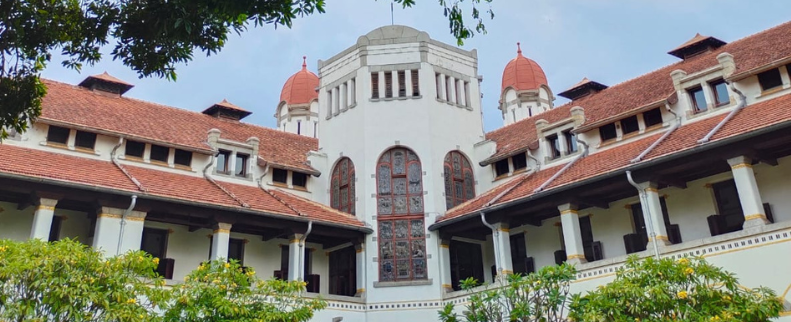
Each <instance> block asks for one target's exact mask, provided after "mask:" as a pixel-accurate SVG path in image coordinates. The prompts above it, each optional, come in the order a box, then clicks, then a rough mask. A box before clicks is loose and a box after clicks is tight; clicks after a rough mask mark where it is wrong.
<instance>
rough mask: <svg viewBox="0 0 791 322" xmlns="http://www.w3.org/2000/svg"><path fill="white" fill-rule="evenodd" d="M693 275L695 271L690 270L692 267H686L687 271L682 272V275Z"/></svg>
mask: <svg viewBox="0 0 791 322" xmlns="http://www.w3.org/2000/svg"><path fill="white" fill-rule="evenodd" d="M693 273H695V270H694V269H692V267H687V269H685V270H684V274H687V275H692V274H693Z"/></svg>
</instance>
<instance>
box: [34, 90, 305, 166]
mask: <svg viewBox="0 0 791 322" xmlns="http://www.w3.org/2000/svg"><path fill="white" fill-rule="evenodd" d="M44 83H45V84H46V85H47V95H46V96H45V97H44V100H43V102H42V113H41V117H40V119H41V120H43V121H45V122H46V121H54V122H60V123H66V124H71V125H77V126H82V127H86V128H91V129H96V130H100V131H105V132H110V133H114V134H118V135H124V136H127V137H130V138H137V139H142V140H149V141H153V142H161V143H163V144H168V145H176V146H179V147H183V148H187V149H191V150H198V151H203V152H205V153H209V152H210V151H211V149H210V147H209V145H208V143H207V138H208V131H209V130H210V129H213V128H216V129H219V130H220V131H222V134H221V137H222V138H226V139H230V140H234V141H240V142H245V141H246V140H247V139H248V138H250V137H257V138H258V139H259V140H260V143H259V157H260V158H261V159H262V160H264V161H265V162H269V163H272V164H274V165H280V166H284V167H289V168H293V169H294V170H298V171H303V172H308V173H315V172H316V170H315V169H313V168H311V167H310V165H308V164H307V154H308V152H309V151H312V150H317V149H318V141H317V140H316V139H313V138H308V137H305V136H301V135H296V134H291V133H286V132H282V131H277V130H274V129H269V128H265V127H260V126H256V125H251V124H247V123H241V122H237V121H232V120H225V119H221V118H215V117H211V116H209V115H204V114H201V113H197V112H192V111H187V110H183V109H178V108H174V107H169V106H164V105H159V104H155V103H150V102H145V101H141V100H136V99H131V98H127V97H117V96H108V95H102V94H99V93H95V92H93V91H91V90H88V89H85V88H81V87H77V86H72V85H68V84H64V83H60V82H55V81H51V80H44Z"/></svg>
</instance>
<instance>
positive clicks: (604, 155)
mask: <svg viewBox="0 0 791 322" xmlns="http://www.w3.org/2000/svg"><path fill="white" fill-rule="evenodd" d="M724 117H725V115H718V116H716V117H711V118H708V119H704V120H700V121H697V122H692V123H687V124H683V125H682V126H681V127H679V128H678V129H677V130H676V131H675V132H673V133H672V134H670V135H669V136H668V137H667V138H666V139H665V140H664V141H662V143H660V144H659V145H658V146H657V147H656V148H655V149H654V150H652V151H651V153H649V154H648V155H647V156H645V158H643V161H641V162H646V161H648V160H653V159H656V158H659V157H662V156H666V155H670V154H674V153H678V152H681V151H685V150H688V149H691V148H694V147H697V146H700V144H699V143H698V140H700V139H701V138H703V137H704V136H705V135H706V134H707V133H708V132H709V131H711V129H713V128H714V126H716V125H717V124H718V123H719V122H720V121H721V120H722V119H723V118H724ZM784 122H791V94H787V95H784V96H781V97H778V98H774V99H771V100H768V101H763V102H759V103H755V104H752V105H749V106H747V107H745V108H744V109H743V110H742V111H740V112H739V113H738V114H736V116H735V117H734V118H733V119H731V120H730V121H729V122H728V123H726V124H725V125H724V126H723V127H722V129H720V131H719V132H717V133H716V134H715V135H714V136H713V137H712V139H711V141H710V142H715V141H717V140H722V139H725V138H728V137H732V136H736V135H740V134H745V133H748V132H751V131H755V130H757V129H760V128H764V127H767V126H771V125H774V124H779V123H784ZM661 135H662V134H661V133H657V134H654V135H651V136H648V137H645V138H641V139H639V140H636V141H633V142H629V143H627V144H623V145H620V146H615V147H612V148H610V149H606V150H602V151H599V152H597V153H593V154H591V155H589V156H587V157H584V158H582V159H581V160H579V162H577V163H576V164H574V165H573V166H571V167H570V168H569V169H568V170H567V171H566V172H564V173H563V174H561V175H560V176H559V177H558V178H556V179H555V180H554V181H552V182H551V183H550V184H549V186H547V187H546V188H545V189H544V190H543V191H544V192H551V191H552V190H553V189H556V188H560V187H562V186H565V185H568V184H571V183H575V182H579V181H582V180H585V179H589V178H593V177H597V176H602V175H606V174H608V173H610V172H613V171H617V170H619V169H624V168H626V167H627V166H629V165H630V160H631V159H633V158H634V157H636V156H637V155H639V154H640V153H641V152H642V151H644V150H645V149H646V148H648V146H650V145H651V144H652V143H653V142H655V141H656V140H657V139H658V138H659V137H660V136H661ZM561 167H562V166H555V167H552V168H547V169H543V170H541V171H540V172H538V173H535V174H533V175H532V176H531V177H530V178H528V179H527V180H524V181H522V182H519V183H517V184H516V187H514V188H512V190H511V191H509V192H508V193H506V194H505V195H504V196H502V197H501V198H500V199H499V200H498V201H497V202H496V203H495V204H494V205H492V206H495V205H500V204H505V203H508V202H512V201H515V200H519V199H524V198H527V197H530V196H532V195H533V194H534V190H535V189H536V187H538V186H539V185H541V184H542V183H543V182H545V181H546V179H548V178H549V177H551V176H552V175H553V174H555V173H556V172H557V171H558V170H559V169H560V168H561ZM517 180H518V179H514V181H517ZM509 184H511V183H509ZM508 188H510V187H504V186H500V187H497V188H495V189H497V190H498V191H504V190H505V189H508ZM489 200H491V194H489V193H486V194H483V195H480V196H478V197H476V198H475V199H473V200H471V201H468V202H467V203H464V204H462V205H459V206H458V207H456V208H453V209H451V210H449V211H448V212H447V213H446V214H445V215H444V216H442V217H440V218H438V219H437V222H438V223H439V222H444V221H447V220H449V219H452V218H458V217H464V216H473V215H475V213H476V212H477V211H478V210H481V208H482V206H483V205H484V204H485V203H486V202H488V201H489Z"/></svg>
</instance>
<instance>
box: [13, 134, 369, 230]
mask: <svg viewBox="0 0 791 322" xmlns="http://www.w3.org/2000/svg"><path fill="white" fill-rule="evenodd" d="M0 155H2V156H3V162H0V173H7V174H13V175H18V176H24V177H30V178H40V179H47V180H54V181H59V182H64V183H72V184H79V185H84V186H92V187H99V188H106V189H112V190H116V191H119V190H120V191H127V192H134V193H136V194H138V195H140V196H141V197H144V196H147V195H148V196H156V197H164V198H170V199H175V200H180V201H187V202H191V203H194V204H196V205H215V206H223V207H229V208H236V209H245V208H244V207H242V206H241V205H240V203H239V202H237V201H236V200H234V199H233V198H231V197H230V196H229V195H228V194H226V193H225V192H223V191H222V190H221V189H219V188H218V187H216V186H215V185H213V184H212V183H211V182H209V181H208V180H206V179H204V178H201V177H195V176H189V175H182V174H178V173H173V172H166V171H160V170H154V169H148V168H143V167H138V166H132V165H124V168H126V170H127V171H128V172H129V174H130V175H132V176H133V177H134V178H135V179H137V180H138V181H139V182H140V183H141V184H142V185H143V186H144V187H145V188H146V192H141V191H139V190H138V188H137V186H136V185H135V184H133V183H132V181H131V180H130V179H129V178H127V177H126V176H125V175H124V174H123V173H122V172H121V171H120V170H119V169H118V168H117V167H115V165H113V164H112V163H111V162H109V161H101V160H94V159H88V158H82V157H75V156H69V155H65V154H60V153H54V152H48V151H42V150H35V149H29V148H22V147H18V146H13V145H10V144H0ZM31 161H34V162H31ZM218 184H219V185H221V186H223V188H225V189H226V190H228V191H230V192H231V193H233V194H234V195H235V196H236V197H237V198H239V199H240V200H242V201H243V202H244V203H246V204H248V205H249V206H250V208H249V210H253V211H257V212H260V213H261V214H262V215H266V214H270V215H280V216H286V217H288V216H291V217H295V218H297V217H301V216H302V215H300V213H302V214H303V215H304V216H305V218H307V219H313V220H315V221H317V222H320V223H330V224H336V225H341V226H350V227H364V226H365V225H364V224H363V223H362V222H360V221H359V220H357V219H356V218H355V217H353V216H351V215H348V214H346V213H342V212H339V211H337V210H334V209H330V208H328V207H325V206H323V205H321V204H319V203H317V202H313V201H310V200H307V199H303V198H300V197H296V196H294V195H291V194H289V193H287V192H282V191H272V194H270V193H267V192H265V191H263V190H261V189H260V188H258V187H252V186H245V185H239V184H233V183H226V182H218ZM273 195H274V196H273ZM292 208H293V209H296V211H295V210H293V209H292Z"/></svg>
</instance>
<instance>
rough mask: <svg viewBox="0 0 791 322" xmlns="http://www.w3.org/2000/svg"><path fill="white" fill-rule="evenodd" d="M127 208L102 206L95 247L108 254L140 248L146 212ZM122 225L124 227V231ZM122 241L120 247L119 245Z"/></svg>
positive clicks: (118, 253) (97, 220)
mask: <svg viewBox="0 0 791 322" xmlns="http://www.w3.org/2000/svg"><path fill="white" fill-rule="evenodd" d="M124 212H126V209H119V208H110V207H100V208H99V209H97V214H96V229H95V230H94V233H93V248H95V249H97V250H101V251H104V254H105V255H106V256H115V255H120V254H124V253H126V252H128V251H130V250H139V249H140V243H141V241H142V239H143V226H144V222H145V219H146V213H145V212H142V211H135V210H132V211H130V212H129V213H128V214H127V216H126V218H123V217H124ZM121 227H123V232H122V229H121ZM119 243H120V247H119Z"/></svg>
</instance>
